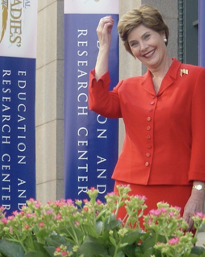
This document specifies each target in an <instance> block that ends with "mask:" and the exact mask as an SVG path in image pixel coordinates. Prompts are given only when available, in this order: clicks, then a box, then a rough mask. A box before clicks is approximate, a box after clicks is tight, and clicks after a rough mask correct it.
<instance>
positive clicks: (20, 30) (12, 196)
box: [0, 0, 37, 214]
mask: <svg viewBox="0 0 205 257" xmlns="http://www.w3.org/2000/svg"><path fill="white" fill-rule="evenodd" d="M0 8H1V11H0V12H1V13H2V16H1V18H0V75H1V90H0V97H1V121H0V126H1V129H0V131H1V137H0V142H1V149H0V151H1V152H0V161H1V182H0V190H1V194H0V205H1V206H3V207H4V209H5V211H6V212H7V214H11V213H12V212H13V211H15V210H21V208H22V206H23V205H25V202H26V200H27V199H29V198H31V197H32V198H35V185H36V181H35V121H34V119H35V116H34V115H35V69H36V59H35V58H36V30H37V1H36V0H24V1H16V0H1V5H0Z"/></svg>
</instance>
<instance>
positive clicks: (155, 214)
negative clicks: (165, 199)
mask: <svg viewBox="0 0 205 257" xmlns="http://www.w3.org/2000/svg"><path fill="white" fill-rule="evenodd" d="M149 213H150V214H152V215H154V216H159V215H160V214H161V210H158V209H157V210H150V211H149Z"/></svg>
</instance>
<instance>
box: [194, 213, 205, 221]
mask: <svg viewBox="0 0 205 257" xmlns="http://www.w3.org/2000/svg"><path fill="white" fill-rule="evenodd" d="M196 216H197V217H199V218H200V219H203V218H204V217H205V215H204V214H203V213H202V212H197V213H196Z"/></svg>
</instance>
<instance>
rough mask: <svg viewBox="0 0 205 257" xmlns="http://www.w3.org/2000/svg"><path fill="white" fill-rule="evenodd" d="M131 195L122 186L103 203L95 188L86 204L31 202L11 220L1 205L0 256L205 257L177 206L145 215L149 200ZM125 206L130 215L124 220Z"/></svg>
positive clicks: (199, 221) (200, 219) (200, 221)
mask: <svg viewBox="0 0 205 257" xmlns="http://www.w3.org/2000/svg"><path fill="white" fill-rule="evenodd" d="M129 192H130V188H129V186H118V194H116V193H113V192H112V193H109V194H107V195H106V197H105V199H106V202H105V203H102V202H101V201H100V200H98V199H97V196H98V190H96V189H95V188H91V189H90V190H88V192H87V194H88V199H84V200H75V201H73V200H71V199H68V200H65V199H61V200H58V201H49V202H48V203H47V204H45V205H43V204H41V203H40V202H39V201H36V200H34V199H30V200H29V201H27V204H26V206H25V207H23V209H22V211H19V212H17V211H15V212H14V213H13V215H11V216H8V217H7V216H6V215H5V212H4V209H3V207H0V256H3V257H4V256H7V257H16V256H17V255H16V253H17V252H18V256H20V257H21V256H22V257H23V256H45V257H49V256H66V257H68V256H73V257H77V256H79V257H92V256H93V257H94V256H107V257H108V256H112V257H116V256H127V257H129V256H153V257H154V256H170V257H171V256H175V257H178V256H189V254H190V256H192V255H191V254H192V253H193V254H195V255H198V256H199V255H200V254H201V256H205V250H204V249H203V248H200V250H199V249H198V248H197V247H196V246H194V243H195V242H196V237H194V236H193V234H192V233H191V232H186V229H187V224H186V223H185V222H184V220H183V219H182V218H181V217H180V210H179V208H177V207H172V206H169V204H167V203H162V202H160V203H158V204H157V209H156V210H151V211H150V212H149V214H148V215H144V210H145V209H146V207H147V206H146V204H145V201H146V197H145V196H139V195H135V196H133V195H129ZM122 206H125V208H126V211H127V215H126V217H124V219H123V220H120V219H118V212H119V209H120V208H121V207H122ZM142 218H144V223H143V229H142V226H141V223H140V220H142ZM193 220H194V222H195V228H196V230H197V231H198V230H199V229H200V228H201V226H202V225H204V223H205V216H204V214H202V213H197V214H196V215H195V216H194V217H193ZM144 228H145V230H144ZM203 254H204V255H203ZM195 255H194V256H195Z"/></svg>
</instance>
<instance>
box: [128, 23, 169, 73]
mask: <svg viewBox="0 0 205 257" xmlns="http://www.w3.org/2000/svg"><path fill="white" fill-rule="evenodd" d="M164 39H165V33H163V32H162V33H158V32H156V31H155V30H153V29H150V28H147V27H145V26H144V25H142V24H141V25H139V26H138V27H136V28H134V29H133V30H132V31H131V32H130V33H129V35H128V40H127V41H128V44H129V47H130V50H131V52H132V54H133V55H134V56H135V57H136V58H137V59H139V60H140V61H141V62H142V63H143V64H144V65H146V66H147V68H148V69H150V70H152V69H157V68H159V67H160V66H163V61H164V59H165V58H166V56H167V47H166V45H165V42H164Z"/></svg>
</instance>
